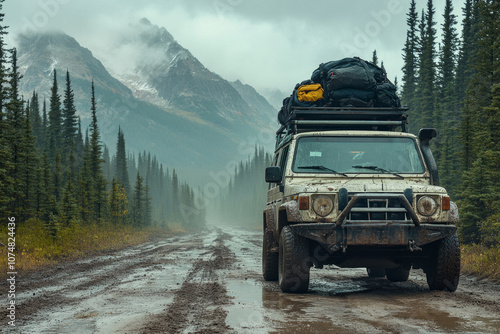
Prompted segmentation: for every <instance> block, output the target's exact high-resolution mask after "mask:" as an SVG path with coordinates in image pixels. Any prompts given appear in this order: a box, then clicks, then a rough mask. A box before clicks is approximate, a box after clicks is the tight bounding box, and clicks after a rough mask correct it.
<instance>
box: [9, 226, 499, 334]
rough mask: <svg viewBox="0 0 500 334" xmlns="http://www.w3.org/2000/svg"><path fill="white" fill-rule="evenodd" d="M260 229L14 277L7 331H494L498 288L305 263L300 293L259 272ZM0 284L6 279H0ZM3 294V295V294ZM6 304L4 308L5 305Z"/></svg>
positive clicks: (192, 238)
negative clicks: (307, 270)
mask: <svg viewBox="0 0 500 334" xmlns="http://www.w3.org/2000/svg"><path fill="white" fill-rule="evenodd" d="M261 239H262V237H261V232H260V231H254V230H250V229H243V228H230V227H213V228H211V229H207V230H204V231H200V232H198V233H193V234H185V235H181V236H173V237H170V238H165V239H162V240H157V241H154V242H149V243H146V244H142V245H140V246H137V247H133V248H128V249H126V250H122V251H118V252H113V253H109V254H106V255H102V256H98V257H94V258H91V259H88V260H85V261H77V262H71V263H68V264H64V265H60V266H57V267H55V268H51V269H48V270H46V271H41V272H37V273H32V274H29V275H25V276H22V277H18V278H17V295H16V303H17V308H16V327H15V328H12V327H10V326H7V321H6V317H3V320H2V324H1V328H0V330H1V331H2V332H6V333H8V332H12V333H71V334H82V333H106V334H107V333H500V286H499V285H497V284H494V283H491V282H486V281H478V280H476V279H474V278H472V277H462V278H461V281H460V285H459V287H458V290H457V291H456V292H455V293H448V292H436V291H429V289H428V287H427V284H426V281H425V276H424V275H423V273H422V272H421V271H420V270H412V272H411V274H410V280H409V281H408V282H404V283H390V282H389V281H387V280H386V279H381V278H368V277H367V274H366V271H365V270H364V269H340V268H337V267H333V266H332V267H329V268H325V269H322V270H318V269H312V270H311V284H310V291H309V292H308V293H307V294H283V293H281V292H280V290H279V287H278V284H277V283H276V282H265V281H264V280H263V279H262V275H261V260H260V259H261V245H262V241H261ZM3 286H4V287H5V285H3ZM2 295H3V293H2ZM4 312H5V308H4Z"/></svg>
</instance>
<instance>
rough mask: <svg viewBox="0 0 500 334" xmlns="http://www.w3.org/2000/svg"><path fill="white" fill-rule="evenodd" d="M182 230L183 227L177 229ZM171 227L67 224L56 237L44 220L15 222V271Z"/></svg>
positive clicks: (0, 264)
mask: <svg viewBox="0 0 500 334" xmlns="http://www.w3.org/2000/svg"><path fill="white" fill-rule="evenodd" d="M8 232H9V231H8V230H7V226H5V225H4V226H2V227H0V240H2V241H7V238H8V234H7V233H8ZM175 232H177V233H179V232H180V231H179V230H177V231H175ZM169 233H171V232H170V231H167V230H166V229H159V228H152V227H149V228H133V227H131V226H112V225H110V224H104V225H96V224H94V225H79V224H75V225H72V226H69V227H65V228H63V229H62V230H60V231H59V233H58V235H57V237H56V238H53V237H51V236H50V234H49V232H48V231H47V230H46V229H45V228H44V225H43V223H42V222H40V221H39V220H36V219H31V220H28V221H26V222H24V223H16V230H15V243H16V249H15V271H17V272H18V273H19V272H26V271H30V270H37V269H38V268H40V267H46V266H50V265H53V264H55V263H58V262H60V261H64V260H72V259H78V258H83V257H85V256H91V255H94V254H98V253H99V252H103V251H109V250H117V249H122V248H125V247H129V246H133V245H137V244H140V243H143V242H145V241H148V240H149V239H150V238H152V237H155V236H166V235H168V234H169ZM0 248H1V250H0V268H2V270H1V271H0V277H3V276H5V275H6V273H7V271H8V270H7V265H8V259H7V252H8V249H7V247H0Z"/></svg>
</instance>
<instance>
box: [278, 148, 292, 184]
mask: <svg viewBox="0 0 500 334" xmlns="http://www.w3.org/2000/svg"><path fill="white" fill-rule="evenodd" d="M289 148H290V146H287V147H285V148H284V149H283V151H281V156H280V165H279V166H280V168H281V173H282V176H283V177H284V176H285V169H286V162H287V160H288V149H289ZM282 179H283V178H282Z"/></svg>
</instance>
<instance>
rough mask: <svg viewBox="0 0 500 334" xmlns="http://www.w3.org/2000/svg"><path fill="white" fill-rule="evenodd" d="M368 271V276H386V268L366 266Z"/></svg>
mask: <svg viewBox="0 0 500 334" xmlns="http://www.w3.org/2000/svg"><path fill="white" fill-rule="evenodd" d="M366 272H367V274H368V277H372V278H376V277H385V269H374V268H366Z"/></svg>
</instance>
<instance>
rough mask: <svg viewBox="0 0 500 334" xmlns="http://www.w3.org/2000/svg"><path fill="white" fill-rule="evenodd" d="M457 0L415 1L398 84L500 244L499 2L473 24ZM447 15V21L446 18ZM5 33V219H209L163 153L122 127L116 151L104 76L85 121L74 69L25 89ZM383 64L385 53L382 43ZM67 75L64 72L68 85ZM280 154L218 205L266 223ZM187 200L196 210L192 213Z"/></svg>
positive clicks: (261, 151)
mask: <svg viewBox="0 0 500 334" xmlns="http://www.w3.org/2000/svg"><path fill="white" fill-rule="evenodd" d="M2 2H3V1H2ZM456 4H457V3H456V2H453V1H451V0H447V1H446V7H445V9H444V12H442V13H438V12H437V10H436V8H435V6H434V4H433V1H432V0H428V1H427V5H426V7H425V9H424V10H422V12H419V11H417V5H416V1H415V0H412V1H411V2H410V5H409V10H408V12H407V14H406V16H407V20H406V21H407V34H406V42H405V44H404V46H403V49H402V57H403V61H404V67H403V68H402V72H403V77H402V78H401V80H400V84H399V93H400V96H401V99H402V102H403V105H406V106H409V107H410V110H409V112H408V113H409V119H410V130H411V131H412V132H414V133H417V132H418V130H419V129H420V128H424V127H434V128H436V129H437V130H438V137H437V138H436V139H435V140H434V141H433V144H432V145H433V147H432V148H433V152H434V155H435V158H436V160H437V163H438V167H439V173H440V174H439V176H440V183H441V185H442V186H444V187H445V188H446V189H447V190H448V192H449V194H450V195H451V196H452V199H453V200H454V201H456V202H457V204H458V207H459V209H460V225H459V233H460V237H461V240H462V242H464V243H466V244H467V243H470V244H472V243H481V244H484V245H490V246H492V245H496V244H498V242H500V168H499V166H500V130H499V127H498V124H499V123H500V112H499V111H500V71H499V69H500V64H499V61H500V60H499V55H500V40H499V38H500V37H499V36H500V21H499V20H498V18H497V15H498V13H499V12H500V3H499V2H498V1H493V0H466V1H464V4H463V8H462V11H463V15H462V19H463V22H458V18H457V16H456V15H455V14H453V13H454V7H453V6H454V5H456ZM0 15H1V16H0V23H1V22H2V21H3V17H4V14H3V13H1V14H0ZM437 15H442V18H443V20H442V22H443V23H442V24H441V25H440V26H438V25H437V23H436V20H437ZM6 34H7V27H4V26H3V25H0V80H1V82H2V85H1V88H0V212H1V215H2V216H16V217H19V219H20V221H23V222H27V221H30V219H36V220H38V221H42V222H43V224H44V226H45V227H46V229H48V230H49V231H50V233H51V235H53V236H57V233H58V231H59V230H60V229H61V228H63V227H65V226H69V225H71V224H83V225H85V224H100V223H103V222H107V223H111V224H113V225H118V224H125V225H130V226H138V227H140V226H167V225H168V224H169V223H177V224H180V225H183V224H187V225H190V226H189V227H190V228H193V227H197V226H201V225H203V224H204V222H205V210H200V209H199V207H198V206H197V205H196V204H195V202H196V196H195V193H196V191H194V190H193V189H192V188H191V186H190V185H188V184H187V183H186V182H184V181H183V180H179V177H178V175H177V172H176V170H175V169H170V168H167V167H165V166H164V165H163V164H161V163H160V162H159V161H158V160H157V158H156V157H155V154H154V152H146V151H144V152H142V153H139V154H138V155H136V154H131V153H129V152H128V151H127V149H126V144H125V143H126V137H127V134H126V133H124V132H123V131H122V130H121V129H120V130H119V131H118V133H117V140H116V150H115V151H116V154H115V155H113V156H110V153H109V149H108V147H106V145H104V144H103V143H102V141H101V137H100V132H99V105H98V103H97V102H96V101H97V97H98V95H99V91H96V90H95V89H94V85H92V86H91V87H88V99H89V100H90V101H91V114H92V118H91V122H90V125H89V127H88V128H86V129H82V126H81V122H80V119H79V117H78V116H77V115H78V112H77V110H76V107H75V103H74V92H73V90H72V86H71V73H70V72H69V71H65V72H62V71H64V69H55V70H54V71H53V73H52V79H53V85H52V89H51V91H50V92H43V93H44V94H47V93H49V96H50V98H49V99H48V100H45V99H43V100H42V99H40V98H39V94H40V92H37V91H34V92H33V94H32V96H31V97H29V98H26V97H21V96H20V93H19V83H20V82H21V80H23V78H22V75H21V74H20V73H19V68H18V65H17V53H16V49H9V48H7V46H6V45H5V42H4V36H5V35H6ZM373 61H374V62H375V63H377V62H378V57H377V53H376V51H375V52H374V53H373ZM61 72H62V74H63V75H61ZM58 81H64V87H65V89H64V90H63V91H60V90H59V89H58V87H59V86H58ZM269 162H270V155H269V152H268V151H266V149H265V148H261V147H259V148H257V147H256V149H255V154H254V155H253V156H252V157H249V160H248V161H246V162H241V164H240V165H239V167H238V168H236V169H235V171H234V175H233V176H232V178H231V180H230V181H229V185H228V186H227V187H226V188H224V191H223V193H222V194H221V197H220V198H219V199H218V201H217V204H216V205H215V207H218V208H221V207H223V206H225V207H226V208H230V209H229V210H217V211H220V212H222V213H223V214H221V215H219V217H218V218H220V219H222V220H227V221H231V222H233V223H234V222H235V221H236V222H240V223H242V224H243V223H245V224H253V226H260V223H259V220H260V217H261V213H262V207H263V206H264V204H265V194H266V184H265V183H264V181H263V170H264V168H265V166H267V165H269ZM181 208H184V209H186V208H187V209H192V210H191V211H190V212H189V213H188V216H189V222H188V220H187V219H186V217H185V216H186V212H184V211H185V210H182V209H181ZM195 208H196V209H195ZM220 212H219V213H220Z"/></svg>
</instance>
